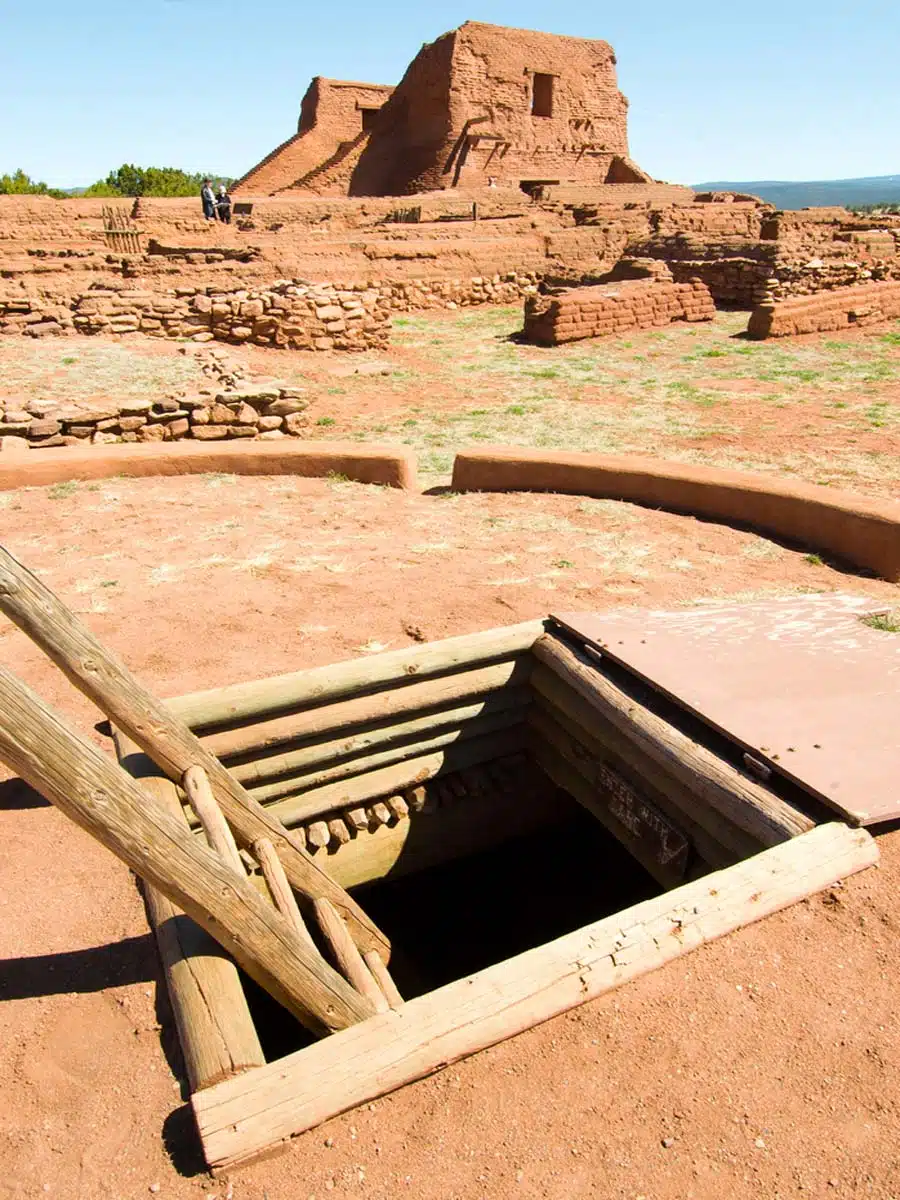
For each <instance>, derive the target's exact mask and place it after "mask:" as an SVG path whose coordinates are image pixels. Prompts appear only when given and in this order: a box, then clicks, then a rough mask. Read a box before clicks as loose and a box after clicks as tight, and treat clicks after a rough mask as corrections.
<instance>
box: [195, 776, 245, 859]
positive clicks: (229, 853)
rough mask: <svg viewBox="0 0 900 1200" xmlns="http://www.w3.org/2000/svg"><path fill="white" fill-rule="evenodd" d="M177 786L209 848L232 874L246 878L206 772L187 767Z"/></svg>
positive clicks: (235, 844)
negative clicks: (192, 811) (191, 810)
mask: <svg viewBox="0 0 900 1200" xmlns="http://www.w3.org/2000/svg"><path fill="white" fill-rule="evenodd" d="M181 786H182V787H183V788H184V790H185V794H186V795H187V798H188V801H189V803H190V806H191V808H192V809H193V810H194V812H195V813H196V814H197V819H198V820H199V822H200V824H201V826H202V827H203V832H204V833H205V834H206V840H207V841H208V842H209V844H210V846H212V848H213V850H215V852H216V853H217V854H218V856H219V858H221V860H222V862H223V863H226V864H227V865H228V866H230V867H231V869H232V870H233V871H234V872H235V874H237V875H241V876H243V875H246V874H247V872H246V871H245V870H244V863H243V860H242V859H241V854H240V851H239V850H238V848H237V842H235V840H234V835H233V834H232V832H231V830H230V829H229V828H228V822H227V821H226V820H225V818H224V817H223V816H222V810H221V809H220V808H219V806H218V804H216V798H215V796H214V795H213V794H212V788H211V787H210V786H209V780H208V779H207V778H206V772H205V771H204V770H203V768H202V767H188V769H187V770H186V771H185V773H184V777H183V778H182V780H181Z"/></svg>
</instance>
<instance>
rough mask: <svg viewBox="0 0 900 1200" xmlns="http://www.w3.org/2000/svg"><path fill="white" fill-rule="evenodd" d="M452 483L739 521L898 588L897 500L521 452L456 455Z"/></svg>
mask: <svg viewBox="0 0 900 1200" xmlns="http://www.w3.org/2000/svg"><path fill="white" fill-rule="evenodd" d="M452 487H453V490H454V491H457V492H465V491H477V492H492V491H493V492H506V491H510V492H511V491H525V492H562V493H568V494H570V495H571V494H575V495H580V496H597V497H602V498H605V499H611V500H627V501H630V502H631V503H634V504H645V505H648V506H649V507H651V508H661V509H664V510H667V511H669V512H680V513H691V514H693V515H695V516H698V517H704V518H706V519H708V520H713V521H724V522H728V523H732V522H737V523H740V524H741V525H750V526H751V527H752V528H754V529H758V530H760V531H762V532H763V533H770V534H773V535H774V536H775V537H780V538H787V539H789V540H790V541H793V542H800V543H801V544H806V545H808V546H811V547H814V548H815V549H818V550H822V551H825V552H826V553H829V554H834V555H836V556H837V557H838V558H840V559H844V560H845V561H847V562H851V563H855V564H856V565H857V566H859V567H862V568H864V569H866V570H871V571H874V572H875V574H876V575H879V576H880V577H881V578H882V579H887V580H889V581H890V582H892V583H896V582H900V504H898V503H896V502H895V501H883V500H881V501H879V500H870V499H869V498H868V497H864V496H856V495H854V494H853V493H852V492H840V491H837V490H835V489H833V488H829V487H818V486H816V485H814V484H807V483H797V482H794V481H792V480H787V479H778V478H776V477H774V476H771V475H752V474H750V473H748V472H744V471H726V470H720V469H718V468H715V467H702V466H693V465H690V464H687V463H676V462H663V461H661V460H659V459H649V458H637V457H631V456H626V455H616V456H613V455H601V454H579V453H574V452H566V451H561V450H549V451H548V450H525V449H522V448H520V447H516V448H507V447H494V448H487V449H483V450H466V451H463V452H462V453H460V454H457V456H456V459H455V461H454V464H453V482H452Z"/></svg>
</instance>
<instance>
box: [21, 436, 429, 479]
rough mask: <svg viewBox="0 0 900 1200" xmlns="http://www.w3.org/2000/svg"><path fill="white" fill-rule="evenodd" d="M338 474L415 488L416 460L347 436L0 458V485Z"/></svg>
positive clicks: (171, 444) (93, 449) (64, 451)
mask: <svg viewBox="0 0 900 1200" xmlns="http://www.w3.org/2000/svg"><path fill="white" fill-rule="evenodd" d="M212 472H223V473H225V474H229V475H304V476H308V477H315V476H327V475H342V476H344V477H346V478H347V479H352V480H354V481H355V482H357V483H380V484H383V485H385V486H387V487H397V488H413V487H415V486H416V460H415V456H414V455H413V453H412V452H411V451H409V450H406V449H399V448H398V449H394V448H391V447H368V448H367V447H363V446H359V445H357V444H356V443H348V442H301V443H297V442H293V441H290V442H288V441H284V442H248V441H241V442H167V443H156V444H151V445H128V444H124V445H108V446H91V447H90V448H86V449H84V450H80V449H78V448H74V447H73V448H69V447H67V448H65V449H62V450H29V451H28V452H27V453H24V452H23V453H21V454H4V455H3V456H2V458H0V490H2V491H10V490H12V489H13V488H20V487H46V486H47V484H51V483H62V482H64V481H66V480H70V479H78V480H87V479H108V478H110V476H113V475H127V476H130V477H135V476H140V475H202V474H207V473H212Z"/></svg>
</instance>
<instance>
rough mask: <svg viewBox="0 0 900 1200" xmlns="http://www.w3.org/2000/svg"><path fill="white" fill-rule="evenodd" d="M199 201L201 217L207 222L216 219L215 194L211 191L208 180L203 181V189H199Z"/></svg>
mask: <svg viewBox="0 0 900 1200" xmlns="http://www.w3.org/2000/svg"><path fill="white" fill-rule="evenodd" d="M200 200H201V202H202V204H203V215H204V217H206V219H207V221H214V220H215V219H216V194H215V192H214V191H213V190H212V184H211V183H210V181H209V180H208V179H204V180H203V187H202V188H201V189H200Z"/></svg>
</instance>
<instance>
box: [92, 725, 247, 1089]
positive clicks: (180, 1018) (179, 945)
mask: <svg viewBox="0 0 900 1200" xmlns="http://www.w3.org/2000/svg"><path fill="white" fill-rule="evenodd" d="M115 743H116V753H117V754H118V755H119V758H120V759H121V758H124V757H125V755H126V754H130V755H135V756H136V755H137V753H138V751H137V747H136V746H135V745H134V743H129V742H128V740H127V738H125V737H124V735H121V734H118V733H116V735H115ZM140 757H141V758H142V759H143V763H144V770H143V772H142V773H141V775H140V776H138V780H137V782H138V787H139V788H140V789H141V791H142V792H144V793H146V795H147V796H148V797H149V799H150V801H151V802H152V803H154V804H157V805H159V806H160V807H161V808H165V809H166V811H167V812H169V813H171V814H172V816H173V817H174V818H175V819H176V820H178V821H181V822H182V824H184V811H183V809H182V807H181V801H180V800H179V798H178V790H177V788H176V787H175V784H174V783H172V781H171V780H170V779H166V777H165V776H164V775H163V774H162V772H161V771H160V770H159V768H158V767H156V766H154V764H153V763H152V762H151V761H150V759H149V758H147V757H146V756H145V755H140ZM185 828H187V826H185ZM142 883H143V888H144V898H145V901H146V904H147V916H148V919H149V921H150V926H151V928H152V929H153V932H154V933H155V934H156V942H157V945H158V947H159V956H160V959H161V960H162V966H163V974H164V975H165V979H166V987H167V988H168V992H169V1000H170V1002H171V1005H172V1014H173V1016H174V1017H175V1024H176V1026H177V1028H178V1040H179V1042H180V1043H181V1050H182V1054H183V1056H184V1065H185V1069H186V1070H187V1076H188V1083H189V1084H190V1088H191V1091H192V1092H195V1091H197V1090H198V1089H199V1088H204V1087H209V1086H210V1085H211V1084H213V1083H218V1082H219V1081H220V1080H222V1079H229V1078H230V1077H231V1076H232V1075H239V1074H240V1073H241V1071H246V1070H249V1069H250V1068H251V1067H261V1066H262V1065H263V1064H264V1063H265V1061H266V1060H265V1058H264V1056H263V1052H262V1047H261V1046H260V1044H259V1037H258V1036H257V1033H256V1027H255V1026H254V1024H253V1018H252V1017H251V1016H250V1009H249V1008H248V1007H247V999H246V997H245V995H244V989H243V986H242V984H241V979H240V976H239V974H238V970H237V967H236V966H235V965H234V962H233V960H232V959H231V958H229V956H228V955H227V954H226V953H225V951H224V950H223V949H222V947H221V946H220V945H219V943H218V942H216V941H214V940H213V938H211V937H210V936H209V934H208V933H207V932H206V931H205V930H204V929H201V928H200V926H199V925H198V924H197V923H196V921H193V920H191V918H190V917H189V916H187V914H186V913H184V912H182V911H181V910H180V909H178V908H176V907H175V905H174V904H172V902H171V901H170V900H168V899H167V898H166V897H165V896H164V895H163V894H162V892H160V891H157V889H156V888H155V887H153V886H152V885H151V884H149V883H147V882H146V881H145V880H143V881H142Z"/></svg>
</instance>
